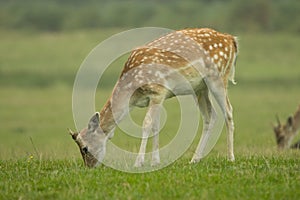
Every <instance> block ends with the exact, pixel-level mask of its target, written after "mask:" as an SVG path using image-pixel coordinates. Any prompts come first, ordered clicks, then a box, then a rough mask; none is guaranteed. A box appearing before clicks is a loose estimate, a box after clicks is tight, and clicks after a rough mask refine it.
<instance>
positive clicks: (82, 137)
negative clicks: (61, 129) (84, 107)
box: [69, 112, 110, 167]
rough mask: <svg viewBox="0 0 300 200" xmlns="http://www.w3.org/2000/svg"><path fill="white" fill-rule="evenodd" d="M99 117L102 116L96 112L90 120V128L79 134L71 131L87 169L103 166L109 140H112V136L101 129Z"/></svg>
mask: <svg viewBox="0 0 300 200" xmlns="http://www.w3.org/2000/svg"><path fill="white" fill-rule="evenodd" d="M99 116H100V114H99V113H98V112H96V113H95V114H94V115H93V116H92V118H91V119H90V121H89V123H88V127H87V128H85V129H83V130H81V131H80V132H79V133H74V132H73V131H72V130H70V129H69V133H70V135H71V136H72V138H73V140H74V141H75V142H76V144H77V145H78V147H79V150H80V153H81V155H82V158H83V161H84V164H85V165H86V166H87V167H96V166H98V165H99V164H101V162H102V160H103V158H104V156H105V150H106V142H107V139H109V138H110V135H107V134H105V133H104V132H103V131H102V129H101V128H100V126H99V124H100V119H99Z"/></svg>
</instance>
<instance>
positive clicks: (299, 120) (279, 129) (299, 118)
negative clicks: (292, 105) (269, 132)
mask: <svg viewBox="0 0 300 200" xmlns="http://www.w3.org/2000/svg"><path fill="white" fill-rule="evenodd" d="M276 117H277V125H276V126H273V130H274V133H275V138H276V142H277V146H278V148H279V149H288V148H300V141H298V142H297V143H295V144H293V145H291V142H292V141H293V139H294V137H295V136H296V134H297V133H298V131H299V129H300V105H299V106H298V109H297V111H296V112H295V113H294V116H290V117H288V119H287V122H286V124H281V123H280V120H279V118H278V116H276Z"/></svg>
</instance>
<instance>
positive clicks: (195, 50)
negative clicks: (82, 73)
mask: <svg viewBox="0 0 300 200" xmlns="http://www.w3.org/2000/svg"><path fill="white" fill-rule="evenodd" d="M237 52H238V48H237V41H236V38H235V37H233V36H231V35H229V34H223V33H219V32H217V31H215V30H212V29H208V28H203V29H197V28H196V29H184V30H179V31H174V32H172V33H169V34H167V35H165V36H162V37H160V38H158V39H157V40H154V41H152V42H150V43H148V44H146V45H145V46H142V47H139V48H136V49H135V50H133V51H132V52H131V55H130V57H129V58H128V60H127V62H126V64H125V67H124V69H123V71H122V73H121V76H120V78H119V80H118V82H117V83H116V85H115V87H114V90H113V92H112V95H111V97H110V98H109V99H108V101H107V103H106V104H105V105H104V107H103V108H102V110H101V112H100V113H98V112H96V113H95V114H94V115H93V116H92V118H91V119H90V121H89V123H88V127H87V128H86V129H83V130H82V131H81V132H79V133H74V132H72V131H71V130H70V134H71V135H72V138H73V139H74V140H75V142H76V143H77V144H78V146H79V149H80V152H81V154H82V157H83V160H84V163H85V165H86V166H88V167H95V166H98V165H99V164H100V163H101V162H102V160H103V158H104V155H105V150H106V142H107V140H108V139H109V138H110V137H112V135H113V132H114V128H115V127H116V125H117V124H118V123H119V122H120V121H121V120H122V118H123V117H124V116H125V115H126V114H128V111H129V110H130V109H131V108H132V107H135V106H137V107H147V106H148V107H149V108H148V111H147V113H146V116H145V119H144V121H143V133H142V136H143V137H142V143H141V146H140V150H139V153H138V156H137V158H136V162H135V166H136V167H140V166H142V165H143V163H144V156H145V151H146V144H147V139H148V137H149V135H150V132H151V131H152V132H153V151H152V165H156V164H159V163H160V157H159V145H158V137H159V135H158V132H159V125H160V121H159V116H160V110H159V107H160V105H161V104H162V103H163V101H164V100H166V99H168V98H171V97H173V96H177V95H190V94H193V95H196V97H197V99H196V100H197V101H196V102H197V103H198V106H199V109H200V111H201V114H202V115H203V122H204V125H203V135H202V137H204V136H206V137H208V136H209V135H211V132H212V131H211V130H212V126H213V124H214V122H215V120H216V112H215V110H214V108H213V106H212V102H211V99H210V97H209V95H208V94H209V91H210V92H211V94H212V95H213V96H214V97H215V99H216V102H217V103H218V105H219V106H220V108H221V110H222V113H223V114H224V117H225V123H226V126H227V131H228V138H227V142H228V159H229V160H231V161H234V153H233V131H234V125H233V118H232V106H231V104H230V102H229V99H228V96H227V84H228V80H231V81H232V82H233V83H234V65H235V60H236V57H237ZM179 76H180V77H181V78H180V77H179ZM182 77H183V78H182ZM183 79H185V81H183ZM125 99H129V100H128V104H129V109H127V108H128V104H127V103H126V100H125ZM126 104H127V105H126ZM201 141H202V139H201V140H200V142H199V144H198V146H197V149H196V151H195V153H194V155H193V158H192V160H191V163H196V162H198V161H200V159H201V158H203V157H204V155H203V154H204V153H203V147H204V146H205V145H206V144H205V143H206V142H205V141H204V142H203V141H202V142H201Z"/></svg>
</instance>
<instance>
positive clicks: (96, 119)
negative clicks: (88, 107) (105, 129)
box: [88, 112, 100, 131]
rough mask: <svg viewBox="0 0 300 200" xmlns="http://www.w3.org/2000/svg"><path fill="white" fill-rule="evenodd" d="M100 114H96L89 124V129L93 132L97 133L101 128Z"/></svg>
mask: <svg viewBox="0 0 300 200" xmlns="http://www.w3.org/2000/svg"><path fill="white" fill-rule="evenodd" d="M99 117H100V114H99V112H96V113H95V114H94V115H93V117H92V118H91V119H90V121H89V124H88V129H89V130H91V131H95V130H96V129H97V128H98V127H99V123H100V119H99Z"/></svg>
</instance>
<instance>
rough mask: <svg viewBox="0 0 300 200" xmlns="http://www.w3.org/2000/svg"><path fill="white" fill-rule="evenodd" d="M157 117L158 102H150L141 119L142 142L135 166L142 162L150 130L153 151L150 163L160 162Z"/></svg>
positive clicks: (158, 114) (139, 165)
mask: <svg viewBox="0 0 300 200" xmlns="http://www.w3.org/2000/svg"><path fill="white" fill-rule="evenodd" d="M159 118H160V104H154V103H153V102H150V105H149V109H148V111H147V113H146V116H145V119H144V121H143V134H142V142H141V146H140V150H139V153H138V156H137V158H136V160H135V164H134V166H135V167H141V166H143V164H144V160H145V152H146V146H147V142H148V138H149V135H150V133H151V131H152V132H153V134H154V136H153V152H152V163H151V164H152V165H157V164H159V162H160V158H159V143H158V142H159V123H160V121H159Z"/></svg>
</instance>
